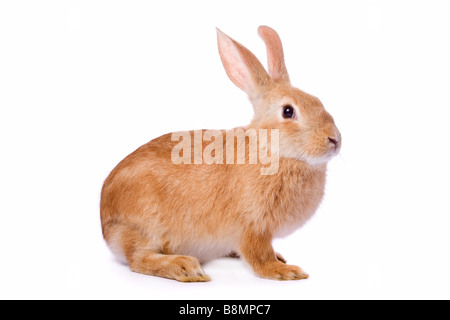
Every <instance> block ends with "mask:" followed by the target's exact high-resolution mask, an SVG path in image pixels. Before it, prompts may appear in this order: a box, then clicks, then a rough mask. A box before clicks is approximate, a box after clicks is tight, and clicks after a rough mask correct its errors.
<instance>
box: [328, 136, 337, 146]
mask: <svg viewBox="0 0 450 320" xmlns="http://www.w3.org/2000/svg"><path fill="white" fill-rule="evenodd" d="M328 141H330V142H331V143H332V144H334V146H335V147H336V146H337V145H338V141H337V140H336V139H335V138H330V137H328Z"/></svg>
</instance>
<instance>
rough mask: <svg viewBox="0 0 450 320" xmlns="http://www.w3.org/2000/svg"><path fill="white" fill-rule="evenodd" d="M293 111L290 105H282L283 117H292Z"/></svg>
mask: <svg viewBox="0 0 450 320" xmlns="http://www.w3.org/2000/svg"><path fill="white" fill-rule="evenodd" d="M294 116H295V113H294V108H293V107H292V106H290V105H287V106H284V107H283V118H286V119H288V118H294Z"/></svg>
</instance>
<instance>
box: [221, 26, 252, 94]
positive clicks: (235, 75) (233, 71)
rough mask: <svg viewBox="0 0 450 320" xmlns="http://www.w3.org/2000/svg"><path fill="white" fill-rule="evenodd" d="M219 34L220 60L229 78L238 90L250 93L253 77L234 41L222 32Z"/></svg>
mask: <svg viewBox="0 0 450 320" xmlns="http://www.w3.org/2000/svg"><path fill="white" fill-rule="evenodd" d="M217 34H218V43H219V53H220V58H221V59H222V63H223V66H224V68H225V71H226V73H227V75H228V77H229V78H230V80H231V81H232V82H233V83H234V84H235V85H236V86H238V88H240V89H241V90H243V91H245V92H247V93H248V91H249V90H250V83H249V82H250V80H251V77H250V72H249V70H248V68H247V66H246V65H245V63H244V61H243V60H242V57H241V55H240V54H239V51H238V49H237V48H236V46H235V45H234V43H233V41H232V40H231V39H230V38H228V37H227V36H226V35H225V34H224V33H222V32H221V31H218V33H217Z"/></svg>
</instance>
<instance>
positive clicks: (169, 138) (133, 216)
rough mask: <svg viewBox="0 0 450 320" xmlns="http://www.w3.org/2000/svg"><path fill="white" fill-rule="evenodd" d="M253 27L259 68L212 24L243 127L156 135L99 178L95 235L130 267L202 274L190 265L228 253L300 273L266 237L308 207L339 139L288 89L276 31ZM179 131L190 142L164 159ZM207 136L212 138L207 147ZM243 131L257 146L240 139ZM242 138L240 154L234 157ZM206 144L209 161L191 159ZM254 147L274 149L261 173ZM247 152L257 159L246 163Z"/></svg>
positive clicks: (326, 118)
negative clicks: (237, 93)
mask: <svg viewBox="0 0 450 320" xmlns="http://www.w3.org/2000/svg"><path fill="white" fill-rule="evenodd" d="M258 33H259V35H260V36H261V37H262V39H263V40H264V42H265V44H266V48H267V58H268V73H267V72H266V70H265V69H264V67H263V66H262V65H261V63H260V62H259V61H258V59H257V58H256V57H255V56H254V55H253V54H252V53H251V52H250V51H249V50H248V49H246V48H245V47H244V46H242V45H241V44H240V43H238V42H236V41H235V40H233V39H231V38H230V37H228V36H227V35H225V34H224V33H223V32H221V31H220V30H217V37H218V45H219V53H220V57H221V59H222V62H223V65H224V67H225V70H226V73H227V74H228V76H229V78H230V79H231V81H232V82H233V83H234V84H235V85H236V86H238V87H239V88H240V89H242V90H243V91H245V92H246V93H247V94H248V96H249V99H250V101H251V103H252V105H253V109H254V112H255V114H254V118H253V120H252V122H251V123H250V124H249V125H248V126H247V127H245V128H237V129H232V130H228V131H214V133H213V134H210V133H209V137H208V138H207V137H206V136H207V133H208V132H207V131H201V130H200V131H191V132H184V133H177V134H175V133H174V134H166V135H163V136H161V137H159V138H156V139H154V140H152V141H150V142H149V143H147V144H145V145H143V146H142V147H140V148H139V149H137V150H136V151H134V152H133V153H131V154H130V155H129V156H127V157H126V158H125V159H124V160H123V161H122V162H120V163H119V164H118V165H117V167H116V168H115V169H114V170H113V171H112V172H111V174H110V175H109V177H108V178H107V179H106V181H105V183H104V185H103V189H102V195H101V204H100V206H101V208H100V211H101V222H102V231H103V236H104V238H105V240H106V242H107V243H108V245H109V247H110V248H111V250H112V251H113V253H114V254H115V255H116V256H117V257H118V258H119V259H121V260H122V261H124V262H126V263H128V264H129V266H130V269H131V270H132V271H135V272H139V273H143V274H148V275H154V276H160V277H165V278H170V279H175V280H178V281H209V280H210V278H209V277H208V276H207V275H206V274H205V272H204V271H203V269H202V267H201V265H200V263H201V262H205V261H208V260H210V259H214V258H217V257H222V256H226V255H228V254H230V253H237V254H239V255H241V256H242V257H243V258H244V259H245V260H246V261H247V263H248V264H249V265H250V266H251V267H252V268H253V270H254V272H255V273H256V274H257V275H258V276H260V277H263V278H269V279H277V280H294V279H305V278H307V277H308V275H307V274H306V273H305V272H304V271H303V270H302V269H300V268H299V267H297V266H294V265H287V264H286V263H285V262H286V261H285V260H284V259H283V258H282V257H281V255H279V254H277V253H275V251H274V249H273V248H272V244H271V243H272V239H274V238H275V237H283V236H286V235H288V234H290V233H292V232H293V231H295V230H296V229H298V228H299V227H300V226H301V225H303V224H304V223H305V222H306V221H307V220H308V219H309V218H310V217H311V216H312V214H313V213H314V212H315V211H316V209H317V207H318V206H319V203H320V201H321V200H322V196H323V193H324V185H325V175H326V167H327V162H328V161H329V160H330V159H331V158H332V157H333V156H334V155H336V154H337V153H338V152H339V149H340V146H341V136H340V133H339V131H338V129H337V128H336V126H335V124H334V121H333V118H332V117H331V115H330V114H329V113H328V112H327V111H325V109H324V107H323V105H322V103H321V102H320V100H319V99H317V98H316V97H314V96H311V95H309V94H307V93H305V92H303V91H301V90H299V89H296V88H294V87H292V86H291V84H290V80H289V76H288V73H287V70H286V67H285V63H284V56H283V49H282V45H281V40H280V38H279V36H278V34H277V33H276V32H275V31H274V30H273V29H271V28H269V27H267V26H261V27H259V29H258ZM238 130H240V132H244V130H245V134H246V135H245V137H244V139H240V140H239V139H237V138H236V139H234V138H233V139H232V140H231V141H232V142H231V143H230V142H229V139H225V140H227V141H225V140H224V139H223V137H228V135H230V136H233V133H235V132H237V131H238ZM251 130H253V131H254V132H262V130H269V131H271V132H273V133H276V134H274V135H272V136H271V140H270V143H272V142H276V144H274V145H272V144H269V140H266V141H265V142H264V141H263V140H262V138H261V135H258V134H256V135H251V134H249V132H251ZM181 136H183V137H184V138H185V139H184V140H183V141H184V143H185V145H184V147H186V146H192V148H191V149H190V150H188V149H182V152H181V153H183V157H184V158H183V159H184V160H186V161H184V160H183V161H176V159H175V158H174V155H175V156H177V155H180V154H181V153H180V148H178V149H177V146H178V147H179V145H180V142H179V141H180V139H179V137H181ZM211 136H214V138H215V139H214V143H213V142H211V143H210V145H209V149H207V148H208V143H209V142H210V141H211V140H212V139H211ZM174 137H175V138H174ZM177 137H178V138H177ZM186 137H187V138H189V139H187V138H186ZM252 137H256V140H257V144H256V145H257V146H258V148H259V150H258V151H256V149H254V148H251V147H249V146H248V145H247V144H246V143H247V142H248V141H249V140H250V139H251V138H252ZM196 138H203V140H201V141H200V142H199V141H198V139H197V140H196ZM205 140H207V141H206V142H205ZM275 140H276V141H275ZM243 144H244V150H245V157H244V159H241V162H239V160H238V149H239V148H240V147H243ZM211 145H213V148H211ZM218 147H220V148H222V147H223V150H224V151H225V152H224V154H223V155H220V154H219V152H218V151H220V149H219V148H218ZM174 150H177V151H176V152H175V153H174ZM207 150H208V152H209V155H210V156H211V155H212V156H215V158H214V159H213V160H214V161H204V160H202V159H200V160H201V161H200V162H199V161H197V160H199V159H198V158H196V156H198V155H199V154H200V155H202V152H206V151H207ZM211 150H212V152H211ZM261 150H263V151H264V152H267V154H271V155H272V156H277V163H276V165H274V166H273V167H274V168H273V169H274V170H272V171H271V172H269V173H267V172H266V173H263V171H262V169H264V168H267V162H265V163H263V162H262V160H261V154H263V153H264V152H262V153H261ZM257 152H259V153H258V154H259V155H260V161H253V162H252V161H251V157H252V156H254V155H256V153H257ZM228 155H231V156H230V157H227V156H228ZM257 158H258V157H257V156H256V159H257ZM192 159H194V161H191V160H192ZM233 160H234V161H235V162H233ZM242 160H244V161H243V162H242ZM236 161H237V163H236Z"/></svg>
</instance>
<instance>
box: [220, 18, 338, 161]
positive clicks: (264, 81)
mask: <svg viewBox="0 0 450 320" xmlns="http://www.w3.org/2000/svg"><path fill="white" fill-rule="evenodd" d="M258 33H259V35H260V36H261V38H262V39H263V40H264V42H265V44H266V49H267V62H268V63H267V64H268V72H267V71H266V70H265V69H264V67H263V66H262V64H261V62H260V61H259V60H258V59H257V58H256V57H255V56H254V55H253V53H251V52H250V51H249V50H248V49H247V48H245V47H244V46H243V45H241V44H240V43H238V42H237V41H235V40H233V39H231V38H230V37H228V36H227V35H226V34H224V33H223V32H221V31H220V30H217V37H218V45H219V53H220V57H221V59H222V62H223V65H224V67H225V71H226V73H227V75H228V77H229V78H230V79H231V81H232V82H233V83H234V84H235V85H236V86H238V87H239V88H240V89H242V90H243V91H244V92H246V93H247V94H248V96H249V98H250V101H251V103H252V105H253V109H254V112H255V114H254V118H253V120H252V122H251V124H250V128H254V129H278V130H279V139H280V140H279V155H280V156H281V157H287V158H294V159H298V160H301V161H304V162H306V163H308V164H310V165H317V164H321V163H325V162H327V161H328V160H330V159H331V158H332V157H333V156H334V155H336V154H337V153H338V152H339V150H340V147H341V134H340V132H339V130H338V129H337V127H336V125H335V123H334V120H333V118H332V117H331V115H330V114H329V113H328V112H327V111H326V110H325V108H324V106H323V105H322V103H321V102H320V100H319V99H318V98H316V97H314V96H312V95H310V94H307V93H306V92H304V91H301V90H299V89H297V88H295V87H293V86H292V85H291V83H290V80H289V75H288V72H287V70H286V66H285V63H284V54H283V47H282V44H281V40H280V37H279V36H278V34H277V33H276V32H275V30H273V29H271V28H269V27H267V26H260V27H259V28H258Z"/></svg>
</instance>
